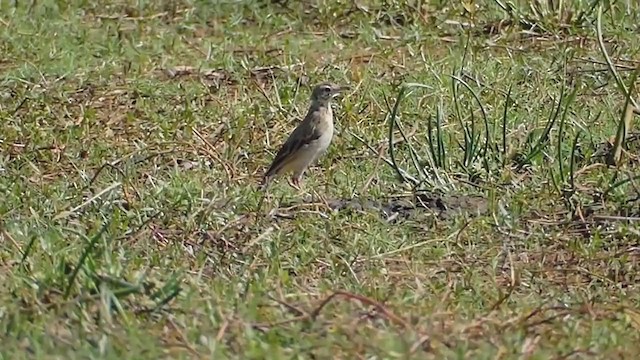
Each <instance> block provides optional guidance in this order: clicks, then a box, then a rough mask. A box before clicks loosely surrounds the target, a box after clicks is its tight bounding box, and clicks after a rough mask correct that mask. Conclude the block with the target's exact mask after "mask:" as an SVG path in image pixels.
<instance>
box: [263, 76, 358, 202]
mask: <svg viewBox="0 0 640 360" xmlns="http://www.w3.org/2000/svg"><path fill="white" fill-rule="evenodd" d="M347 89H349V87H348V86H338V85H335V84H332V83H322V84H319V85H317V86H316V87H315V88H314V89H313V92H312V93H311V106H309V111H308V112H307V116H305V118H304V120H302V122H301V123H300V125H298V127H297V128H296V129H295V130H293V132H292V133H291V135H289V138H288V139H287V141H286V142H285V143H284V145H282V147H281V148H280V150H279V151H278V153H277V154H276V157H275V159H274V160H273V163H271V166H270V167H269V170H267V172H266V173H265V175H264V178H263V180H262V186H263V187H264V188H266V187H267V186H269V183H270V182H271V180H273V178H274V177H276V176H278V175H281V174H285V173H288V172H293V176H292V179H291V183H292V184H293V185H294V186H295V187H296V188H298V189H299V188H300V180H301V178H302V175H303V174H304V172H305V170H307V168H308V167H309V165H311V164H312V163H314V162H315V161H316V160H318V158H319V157H320V156H321V155H322V154H323V153H324V152H325V151H326V150H327V148H328V147H329V144H331V139H332V138H333V111H332V110H331V100H332V99H333V98H334V97H336V96H337V95H338V94H339V93H340V92H341V91H343V90H347Z"/></svg>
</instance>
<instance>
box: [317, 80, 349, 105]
mask: <svg viewBox="0 0 640 360" xmlns="http://www.w3.org/2000/svg"><path fill="white" fill-rule="evenodd" d="M348 89H349V87H348V86H339V85H336V84H333V83H322V84H319V85H317V86H316V87H315V88H314V89H313V92H312V93H311V101H312V102H316V103H321V104H328V103H329V102H330V101H331V99H333V98H334V97H336V96H337V95H338V94H340V93H341V92H342V91H345V90H348Z"/></svg>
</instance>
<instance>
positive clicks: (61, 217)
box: [53, 182, 122, 220]
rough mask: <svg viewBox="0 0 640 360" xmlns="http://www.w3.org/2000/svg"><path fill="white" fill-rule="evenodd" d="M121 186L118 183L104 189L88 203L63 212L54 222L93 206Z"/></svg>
mask: <svg viewBox="0 0 640 360" xmlns="http://www.w3.org/2000/svg"><path fill="white" fill-rule="evenodd" d="M120 186H122V183H120V182H116V183H114V184H112V185H111V186H109V187H107V188H105V189H103V190H102V191H100V192H99V193H97V194H95V195H94V196H92V197H91V198H89V199H88V200H87V201H85V202H83V203H82V204H80V205H78V206H76V207H74V208H73V209H71V210H69V211H63V212H61V213H60V214H58V215H56V216H55V217H54V218H53V220H60V219H63V218H66V217H68V216H70V215H73V213H75V212H76V211H78V210H80V209H82V208H83V207H85V206H87V205H89V204H91V203H92V202H94V201H96V200H97V199H99V198H100V197H102V195H104V194H106V193H108V192H110V191H112V190H114V189H116V188H119V187H120Z"/></svg>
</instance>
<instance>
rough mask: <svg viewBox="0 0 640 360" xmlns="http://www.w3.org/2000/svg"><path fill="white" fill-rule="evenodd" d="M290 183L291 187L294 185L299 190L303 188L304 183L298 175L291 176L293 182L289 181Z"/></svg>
mask: <svg viewBox="0 0 640 360" xmlns="http://www.w3.org/2000/svg"><path fill="white" fill-rule="evenodd" d="M289 185H291V187H293V188H294V189H296V190H298V191H300V190H302V183H301V181H300V178H297V177H293V178H291V182H290V183H289Z"/></svg>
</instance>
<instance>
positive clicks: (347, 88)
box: [333, 85, 351, 97]
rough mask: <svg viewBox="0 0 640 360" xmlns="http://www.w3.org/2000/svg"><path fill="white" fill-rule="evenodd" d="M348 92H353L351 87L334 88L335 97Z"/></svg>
mask: <svg viewBox="0 0 640 360" xmlns="http://www.w3.org/2000/svg"><path fill="white" fill-rule="evenodd" d="M347 90H351V86H349V85H342V86H336V87H335V88H333V96H334V97H335V96H337V95H339V94H340V93H342V92H345V91H347Z"/></svg>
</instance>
